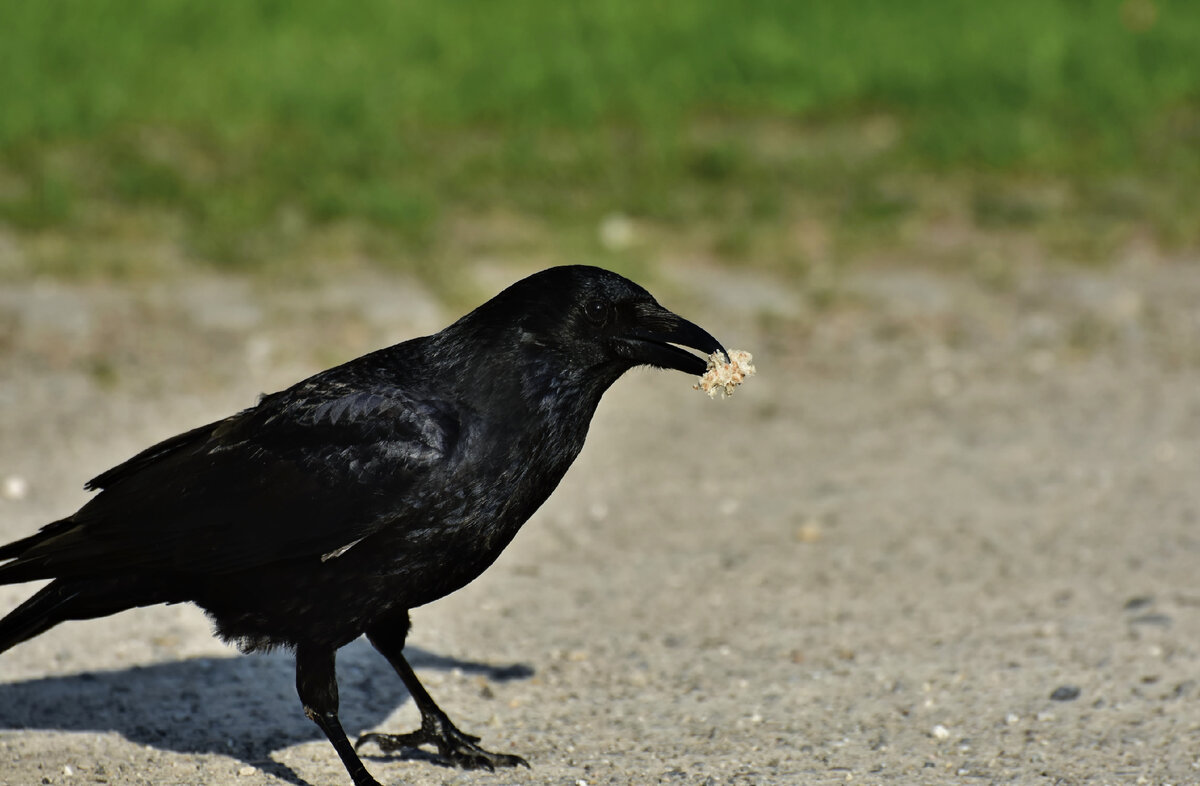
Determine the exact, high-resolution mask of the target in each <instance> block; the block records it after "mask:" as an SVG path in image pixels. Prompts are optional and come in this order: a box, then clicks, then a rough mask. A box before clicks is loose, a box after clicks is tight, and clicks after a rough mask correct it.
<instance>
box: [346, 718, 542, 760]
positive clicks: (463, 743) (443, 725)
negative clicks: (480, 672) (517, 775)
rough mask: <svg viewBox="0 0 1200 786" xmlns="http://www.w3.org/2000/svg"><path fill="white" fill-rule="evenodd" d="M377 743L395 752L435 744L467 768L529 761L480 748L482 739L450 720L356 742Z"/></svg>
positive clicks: (446, 757)
mask: <svg viewBox="0 0 1200 786" xmlns="http://www.w3.org/2000/svg"><path fill="white" fill-rule="evenodd" d="M371 742H373V743H375V744H376V745H378V746H379V749H380V750H381V751H383V752H384V753H395V752H397V751H400V750H403V749H405V748H409V749H411V748H419V747H420V746H422V745H432V746H434V747H435V748H437V752H438V756H440V757H441V758H442V759H444V760H445V761H447V762H448V763H450V764H452V765H454V766H456V767H461V768H462V769H464V770H489V771H492V770H495V769H496V768H497V767H516V766H518V765H520V766H522V767H528V766H529V762H527V761H525V760H524V759H522V758H521V757H520V756H515V755H513V754H511V753H492V752H491V751H486V750H484V749H483V748H481V747H479V745H477V744H476V743H478V742H479V738H478V737H476V736H474V735H473V734H467V733H465V732H462V731H459V730H458V729H457V728H455V726H454V725H453V724H451V723H450V722H449V721H448V720H442V719H433V720H432V722H430V720H425V721H423V722H422V723H421V728H420V729H418V730H417V731H411V732H409V733H407V734H380V733H379V732H369V733H367V734H364V735H362V736H361V737H359V738H358V741H357V742H355V743H354V749H355V750H356V751H357V750H358V749H359V748H361V747H362V746H363V745H366V744H367V743H371Z"/></svg>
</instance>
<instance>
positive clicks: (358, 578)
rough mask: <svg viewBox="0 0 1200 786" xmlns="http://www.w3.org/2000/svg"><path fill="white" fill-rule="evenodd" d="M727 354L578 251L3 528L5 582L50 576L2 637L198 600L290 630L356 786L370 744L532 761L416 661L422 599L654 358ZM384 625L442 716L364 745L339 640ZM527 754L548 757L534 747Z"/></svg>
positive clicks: (425, 707) (689, 366) (500, 543)
mask: <svg viewBox="0 0 1200 786" xmlns="http://www.w3.org/2000/svg"><path fill="white" fill-rule="evenodd" d="M674 344H679V345H683V346H687V347H691V348H693V349H697V350H699V351H701V352H703V353H705V354H709V353H713V352H724V349H723V348H722V347H721V345H720V344H719V343H718V342H717V340H716V339H714V338H713V337H712V336H710V335H709V334H708V333H706V332H705V331H704V330H702V329H700V328H699V327H697V326H696V325H694V324H692V323H690V322H688V321H686V320H684V319H681V318H680V317H678V316H676V315H675V314H673V313H671V312H670V311H667V310H666V309H664V308H663V307H662V306H660V305H659V304H658V303H657V302H656V301H655V300H654V298H653V297H651V295H650V293H648V292H647V291H646V290H644V289H642V288H641V287H639V286H638V285H637V284H634V283H633V282H631V281H628V280H627V279H624V278H622V277H621V276H618V275H616V274H615V273H611V272H608V271H606V270H601V269H598V268H592V267H583V266H569V267H557V268H551V269H549V270H545V271H542V272H541V273H537V274H535V275H532V276H530V277H528V278H526V279H524V280H522V281H519V282H517V283H516V284H513V285H512V286H510V287H509V288H508V289H506V290H504V291H503V292H501V293H500V294H499V295H497V296H496V297H494V298H493V299H491V300H489V301H488V302H486V303H484V304H483V305H482V306H480V307H479V308H477V309H475V310H474V311H473V312H471V313H470V314H467V315H466V316H465V317H463V318H461V319H459V320H458V321H457V322H455V323H454V324H453V325H450V326H449V327H447V328H446V329H444V330H442V331H441V332H440V333H436V334H434V335H431V336H425V337H423V338H416V339H412V340H410V341H405V342H403V343H401V344H397V345H395V346H392V347H388V348H385V349H381V350H378V351H376V352H372V353H370V354H367V355H364V356H362V357H360V358H358V359H356V360H352V361H350V362H348V363H345V364H344V365H341V366H337V367H335V368H332V369H329V370H328V371H323V372H321V373H319V374H316V375H315V376H312V377H310V378H308V379H306V380H304V381H302V382H299V383H297V384H296V385H293V386H292V387H290V388H288V389H287V390H284V391H282V392H279V393H274V394H271V395H267V396H264V397H263V398H262V400H261V401H260V402H259V403H258V405H257V406H254V407H251V408H250V409H247V410H244V411H243V412H240V413H238V414H236V415H233V416H232V417H228V418H225V419H224V420H219V421H217V422H215V423H210V424H208V425H206V426H201V427H200V428H196V429H192V430H191V431H188V432H185V433H183V434H180V435H178V436H176V437H172V438H171V439H168V440H166V441H164V442H160V443H159V444H157V445H154V446H153V447H150V448H148V449H146V450H144V451H142V452H141V453H139V454H138V455H136V456H134V457H133V458H131V459H129V460H128V461H126V462H125V463H124V464H121V465H119V466H117V467H114V468H113V469H110V470H108V471H107V472H105V473H103V474H101V475H99V476H97V477H95V478H93V479H92V480H91V481H89V482H88V484H87V486H86V487H87V488H88V489H90V490H99V493H98V494H96V495H95V496H94V497H92V498H91V499H90V500H89V501H88V502H87V503H86V504H85V505H84V506H83V507H82V508H80V509H79V511H78V512H76V513H75V514H73V515H71V516H68V517H67V518H64V519H62V520H60V521H55V522H53V523H51V524H47V525H46V526H44V527H42V529H41V530H40V531H39V532H37V533H36V534H34V535H31V536H30V537H27V538H24V539H22V540H18V541H15V542H13V543H9V544H8V545H5V546H0V563H2V564H0V584H12V583H19V582H26V581H36V580H39V579H52V581H51V583H50V584H49V585H47V586H46V587H45V588H44V589H42V590H40V591H39V592H37V593H36V594H35V595H34V596H33V597H31V598H30V599H29V600H27V601H26V602H25V603H23V604H21V605H20V606H18V607H17V608H16V609H14V610H13V611H12V612H11V613H10V614H9V615H8V616H6V617H5V618H4V619H3V620H0V652H3V651H4V650H7V649H8V648H9V647H12V646H14V645H15V644H18V643H20V642H22V641H25V640H27V639H30V638H32V637H34V636H37V635H39V634H41V633H43V632H45V631H46V630H48V629H50V628H51V627H53V626H54V625H57V624H58V623H60V622H63V621H65V620H81V619H91V618H94V617H101V616H105V615H108V614H115V613H117V612H119V611H124V610H125V609H130V608H133V607H136V606H147V605H151V604H156V603H181V602H184V601H189V602H192V603H195V604H197V605H198V606H200V607H201V608H202V609H204V611H205V612H206V613H207V614H208V616H209V617H210V618H211V619H212V620H213V622H214V624H215V627H216V632H217V634H218V635H219V636H220V637H221V638H222V639H224V640H226V641H231V642H235V643H236V644H237V645H238V646H239V647H240V648H241V649H242V650H243V651H247V652H249V651H255V650H267V649H270V648H273V647H287V648H289V649H291V650H293V651H294V652H295V655H296V690H297V692H298V693H299V695H300V700H301V702H302V703H303V707H304V712H305V714H306V715H307V716H308V717H309V718H311V719H312V720H313V722H315V723H316V724H317V725H318V726H319V727H320V728H321V731H323V732H324V733H325V736H326V737H328V738H329V741H330V742H331V743H333V747H334V748H335V749H336V750H337V753H338V756H340V757H341V759H342V762H343V763H344V764H345V766H346V769H347V770H348V771H349V773H350V777H351V778H353V780H354V783H355V784H356V786H368V785H375V784H377V781H376V780H375V779H374V778H373V777H371V775H370V774H369V773H368V772H367V770H366V768H365V767H364V766H363V764H362V761H361V760H360V759H359V758H358V755H357V753H356V749H357V747H358V746H361V745H362V744H364V743H366V742H374V743H376V744H378V745H379V746H380V747H381V748H382V749H383V750H384V751H385V752H391V751H395V750H398V749H401V748H405V747H416V746H420V745H423V744H427V745H432V746H434V747H436V749H437V751H438V754H439V755H440V756H441V757H442V758H443V759H445V760H447V761H448V762H450V763H453V764H455V765H458V766H461V767H465V768H476V767H483V768H487V769H492V768H494V767H496V766H514V765H518V764H522V765H524V764H526V762H525V760H524V759H522V758H520V757H519V756H513V755H509V754H499V753H490V752H488V751H486V750H484V749H483V748H481V747H480V746H479V745H478V744H477V743H478V742H479V738H478V737H474V736H471V735H469V734H466V733H464V732H462V731H459V729H457V728H456V727H455V726H454V725H453V724H452V723H451V722H450V719H449V718H448V717H447V716H446V714H445V713H444V712H442V710H441V709H440V708H439V707H438V706H437V705H436V704H435V703H434V701H433V699H432V698H431V697H430V696H429V694H428V693H427V692H426V691H425V689H424V688H423V687H422V686H421V683H420V682H419V681H418V680H417V677H416V675H415V674H414V673H413V670H412V668H411V667H410V666H409V665H408V662H407V661H406V660H405V658H404V654H403V649H404V640H405V637H406V636H407V634H408V631H409V626H410V622H409V610H410V609H412V608H414V607H416V606H420V605H422V604H424V603H429V602H430V601H433V600H436V599H438V598H440V597H442V596H444V595H447V594H449V593H451V592H453V591H455V590H457V589H459V588H461V587H463V586H464V585H466V584H467V583H468V582H470V581H471V580H473V579H474V578H475V577H476V576H478V575H479V574H480V573H482V572H483V571H484V569H486V568H487V567H488V565H490V564H491V563H492V562H493V561H494V560H495V559H496V557H497V556H499V554H500V552H501V551H502V550H503V549H504V547H505V546H506V545H508V543H509V541H511V540H512V539H513V536H514V535H516V533H517V530H518V529H520V527H521V525H522V524H524V523H525V521H526V520H527V519H528V518H529V517H530V516H531V515H532V514H533V512H534V511H535V510H536V509H537V508H538V506H540V505H541V504H542V502H544V501H545V500H546V498H547V497H548V496H549V495H550V492H552V491H553V490H554V488H555V486H557V485H558V482H559V480H561V479H562V476H563V473H565V472H566V471H567V467H568V466H570V464H571V462H572V461H573V460H574V459H575V456H576V455H578V453H579V451H580V449H581V448H582V447H583V441H584V437H585V436H586V434H587V429H588V423H589V421H590V420H591V418H592V414H593V413H594V412H595V410H596V405H597V404H598V403H599V402H600V397H601V395H602V394H603V393H604V391H605V390H607V389H608V387H609V386H610V385H612V383H613V382H615V381H616V380H617V378H618V377H620V376H621V375H622V374H623V373H625V372H626V371H628V370H629V369H631V368H633V367H635V366H639V365H650V366H656V367H659V368H672V369H678V370H680V371H684V372H687V373H690V374H702V373H703V372H704V370H705V365H706V363H705V360H704V359H702V358H701V357H699V356H697V355H695V354H692V353H690V352H687V351H685V350H683V349H680V348H679V347H677V346H673V345H674ZM362 634H366V636H367V638H368V639H369V640H370V642H371V643H372V644H373V645H374V646H375V648H376V649H377V650H379V652H380V653H381V654H382V655H383V656H384V657H385V658H387V659H388V661H389V662H390V663H391V664H392V666H393V667H394V668H395V669H396V671H397V673H398V674H399V675H400V678H401V680H403V681H404V684H405V686H406V687H407V688H408V691H409V693H410V694H411V695H412V697H413V700H414V702H415V703H416V705H417V708H418V709H419V710H420V712H421V728H420V729H418V730H416V731H414V732H411V733H409V734H398V735H397V734H374V733H373V734H366V735H363V736H362V737H360V738H359V740H358V746H351V744H350V742H349V740H348V739H347V738H346V733H345V732H344V731H343V730H342V726H341V723H340V722H339V721H338V690H337V676H336V674H335V671H334V656H335V653H336V651H337V650H338V648H339V647H342V646H343V645H345V644H348V643H349V642H351V641H353V640H354V639H356V638H357V637H358V636H360V635H362ZM526 766H528V765H526Z"/></svg>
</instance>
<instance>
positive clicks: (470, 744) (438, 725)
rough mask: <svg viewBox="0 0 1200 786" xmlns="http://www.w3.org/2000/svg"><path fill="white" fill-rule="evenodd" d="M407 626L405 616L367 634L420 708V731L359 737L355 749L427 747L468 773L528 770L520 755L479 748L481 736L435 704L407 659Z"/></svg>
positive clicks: (387, 751) (384, 750) (385, 750)
mask: <svg viewBox="0 0 1200 786" xmlns="http://www.w3.org/2000/svg"><path fill="white" fill-rule="evenodd" d="M408 624H409V623H408V615H407V613H405V616H404V620H403V623H402V624H401V625H389V626H387V627H386V628H382V627H376V628H372V629H371V630H368V631H367V638H368V639H370V641H371V644H373V645H374V646H375V649H377V650H379V652H380V653H382V654H383V656H384V657H385V658H387V659H388V662H389V663H391V664H392V668H394V669H395V670H396V673H397V674H399V675H400V679H401V680H403V681H404V687H406V688H408V692H409V694H410V695H411V696H412V698H413V701H414V702H415V703H416V705H417V709H418V710H420V711H421V728H419V729H417V730H416V731H413V732H409V733H408V734H379V733H375V732H372V733H370V734H364V735H362V736H361V737H359V738H358V742H356V743H355V744H354V749H355V750H358V749H359V748H361V747H362V746H363V745H365V744H366V743H369V742H373V743H375V744H376V745H378V746H379V748H380V750H382V751H383V752H384V753H391V752H393V751H397V750H400V749H402V748H416V747H419V746H421V745H426V744H427V745H433V746H434V747H436V748H437V751H438V754H439V755H440V756H441V757H442V758H443V759H446V760H447V761H449V762H450V763H451V764H454V765H456V766H459V767H462V768H463V769H466V770H474V769H485V770H494V769H496V768H497V767H515V766H517V765H518V764H520V765H523V766H525V767H528V766H529V762H527V761H525V760H524V759H522V758H521V757H520V756H514V755H512V754H508V753H492V752H490V751H486V750H484V749H483V748H481V747H479V745H478V744H477V743H478V742H479V738H478V737H475V736H473V735H471V734H467V733H465V732H462V731H460V730H459V729H458V728H457V727H456V726H455V725H454V724H453V723H451V722H450V718H448V717H447V716H446V713H444V712H442V710H441V708H440V707H438V705H437V704H435V703H434V701H433V697H432V696H430V695H429V693H428V691H426V690H425V687H424V686H423V685H421V682H420V681H419V680H418V679H417V675H416V674H415V673H414V672H413V670H412V666H409V665H408V661H407V660H405V658H404V654H403V649H404V638H405V636H406V635H407V633H408Z"/></svg>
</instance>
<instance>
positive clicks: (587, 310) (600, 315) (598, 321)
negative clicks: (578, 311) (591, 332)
mask: <svg viewBox="0 0 1200 786" xmlns="http://www.w3.org/2000/svg"><path fill="white" fill-rule="evenodd" d="M583 313H584V314H586V315H587V318H588V321H589V322H591V323H592V324H593V325H597V326H599V325H603V324H604V323H605V322H607V321H608V304H607V303H605V302H604V301H603V300H589V301H588V302H587V303H585V304H584V306H583Z"/></svg>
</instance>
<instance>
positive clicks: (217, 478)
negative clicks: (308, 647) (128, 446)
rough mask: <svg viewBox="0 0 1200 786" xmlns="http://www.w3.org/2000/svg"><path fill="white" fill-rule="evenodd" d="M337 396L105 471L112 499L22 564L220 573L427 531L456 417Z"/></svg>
mask: <svg viewBox="0 0 1200 786" xmlns="http://www.w3.org/2000/svg"><path fill="white" fill-rule="evenodd" d="M329 388H330V386H329V385H328V384H324V385H320V386H313V389H312V390H309V391H305V390H304V389H303V388H302V387H301V386H298V387H297V388H295V389H292V390H289V391H285V392H283V393H279V394H275V395H274V396H268V397H267V398H265V399H264V400H263V401H262V402H261V403H260V404H259V405H258V406H257V407H254V408H252V409H248V410H246V411H244V412H242V413H240V414H238V415H234V416H233V417H230V418H227V419H225V420H221V421H217V422H216V423H212V424H209V425H207V426H203V427H201V428H197V429H193V430H192V431H189V432H186V433H184V434H181V435H179V436H177V437H174V438H172V439H169V440H166V441H165V442H162V443H160V444H158V445H155V446H154V447H151V448H149V449H147V450H146V451H143V452H142V453H140V454H138V455H137V456H134V457H133V458H132V459H130V460H129V461H127V462H125V463H124V464H121V465H120V466H118V467H115V468H113V469H111V470H109V471H108V472H105V473H103V474H102V475H99V476H98V477H96V478H95V479H94V480H93V481H91V482H90V483H89V484H88V486H89V488H99V489H103V490H102V491H101V492H100V493H99V494H98V495H97V496H95V497H93V498H92V500H90V501H89V502H88V503H87V504H86V505H84V507H83V508H81V509H80V510H79V512H77V513H76V514H75V515H74V516H72V517H70V518H69V519H64V520H63V521H62V522H56V523H55V524H52V525H50V526H49V527H48V528H47V529H46V530H45V537H44V538H41V539H39V542H37V543H35V544H33V545H32V546H31V547H30V548H28V549H25V550H24V551H23V553H22V554H21V555H20V557H19V558H18V560H17V561H18V562H20V563H23V564H25V565H27V566H28V567H29V568H31V569H35V568H36V569H37V572H40V573H43V574H44V575H46V576H63V575H95V574H111V573H113V572H117V571H122V570H138V571H143V570H148V571H171V572H176V573H182V574H189V573H193V574H201V573H202V574H213V573H223V572H231V571H237V570H244V569H248V568H253V567H255V566H259V565H265V564H269V563H272V562H278V561H281V560H288V559H293V558H299V557H321V556H328V555H331V554H334V553H336V552H338V551H339V550H342V549H345V548H347V547H349V546H351V545H352V544H354V543H356V542H357V541H359V540H360V539H362V538H364V537H366V536H368V535H370V534H372V533H374V532H376V531H378V530H379V529H381V528H383V527H386V526H407V525H409V524H410V523H417V522H416V519H417V518H418V516H419V511H420V509H421V508H422V506H423V505H424V504H426V503H427V502H428V501H429V498H430V496H431V495H434V494H436V492H437V489H438V488H439V487H440V485H442V484H439V482H438V479H439V478H441V477H443V476H444V473H445V472H446V471H447V470H446V465H447V463H448V462H449V461H451V460H452V456H453V453H454V451H455V447H456V443H457V440H458V438H459V433H460V423H459V419H458V417H457V416H456V414H455V411H454V409H453V408H452V407H450V406H448V405H445V404H443V403H441V402H436V401H428V400H424V399H415V398H413V397H407V396H405V395H403V394H402V393H400V392H398V391H395V390H387V389H384V390H381V391H374V392H371V391H367V392H364V391H362V390H354V389H352V388H351V387H350V386H348V385H347V386H345V388H343V389H341V390H338V389H337V388H336V387H335V388H334V389H333V390H332V391H331V390H330V389H329ZM5 567H6V568H9V567H13V566H12V565H6V566H5Z"/></svg>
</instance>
